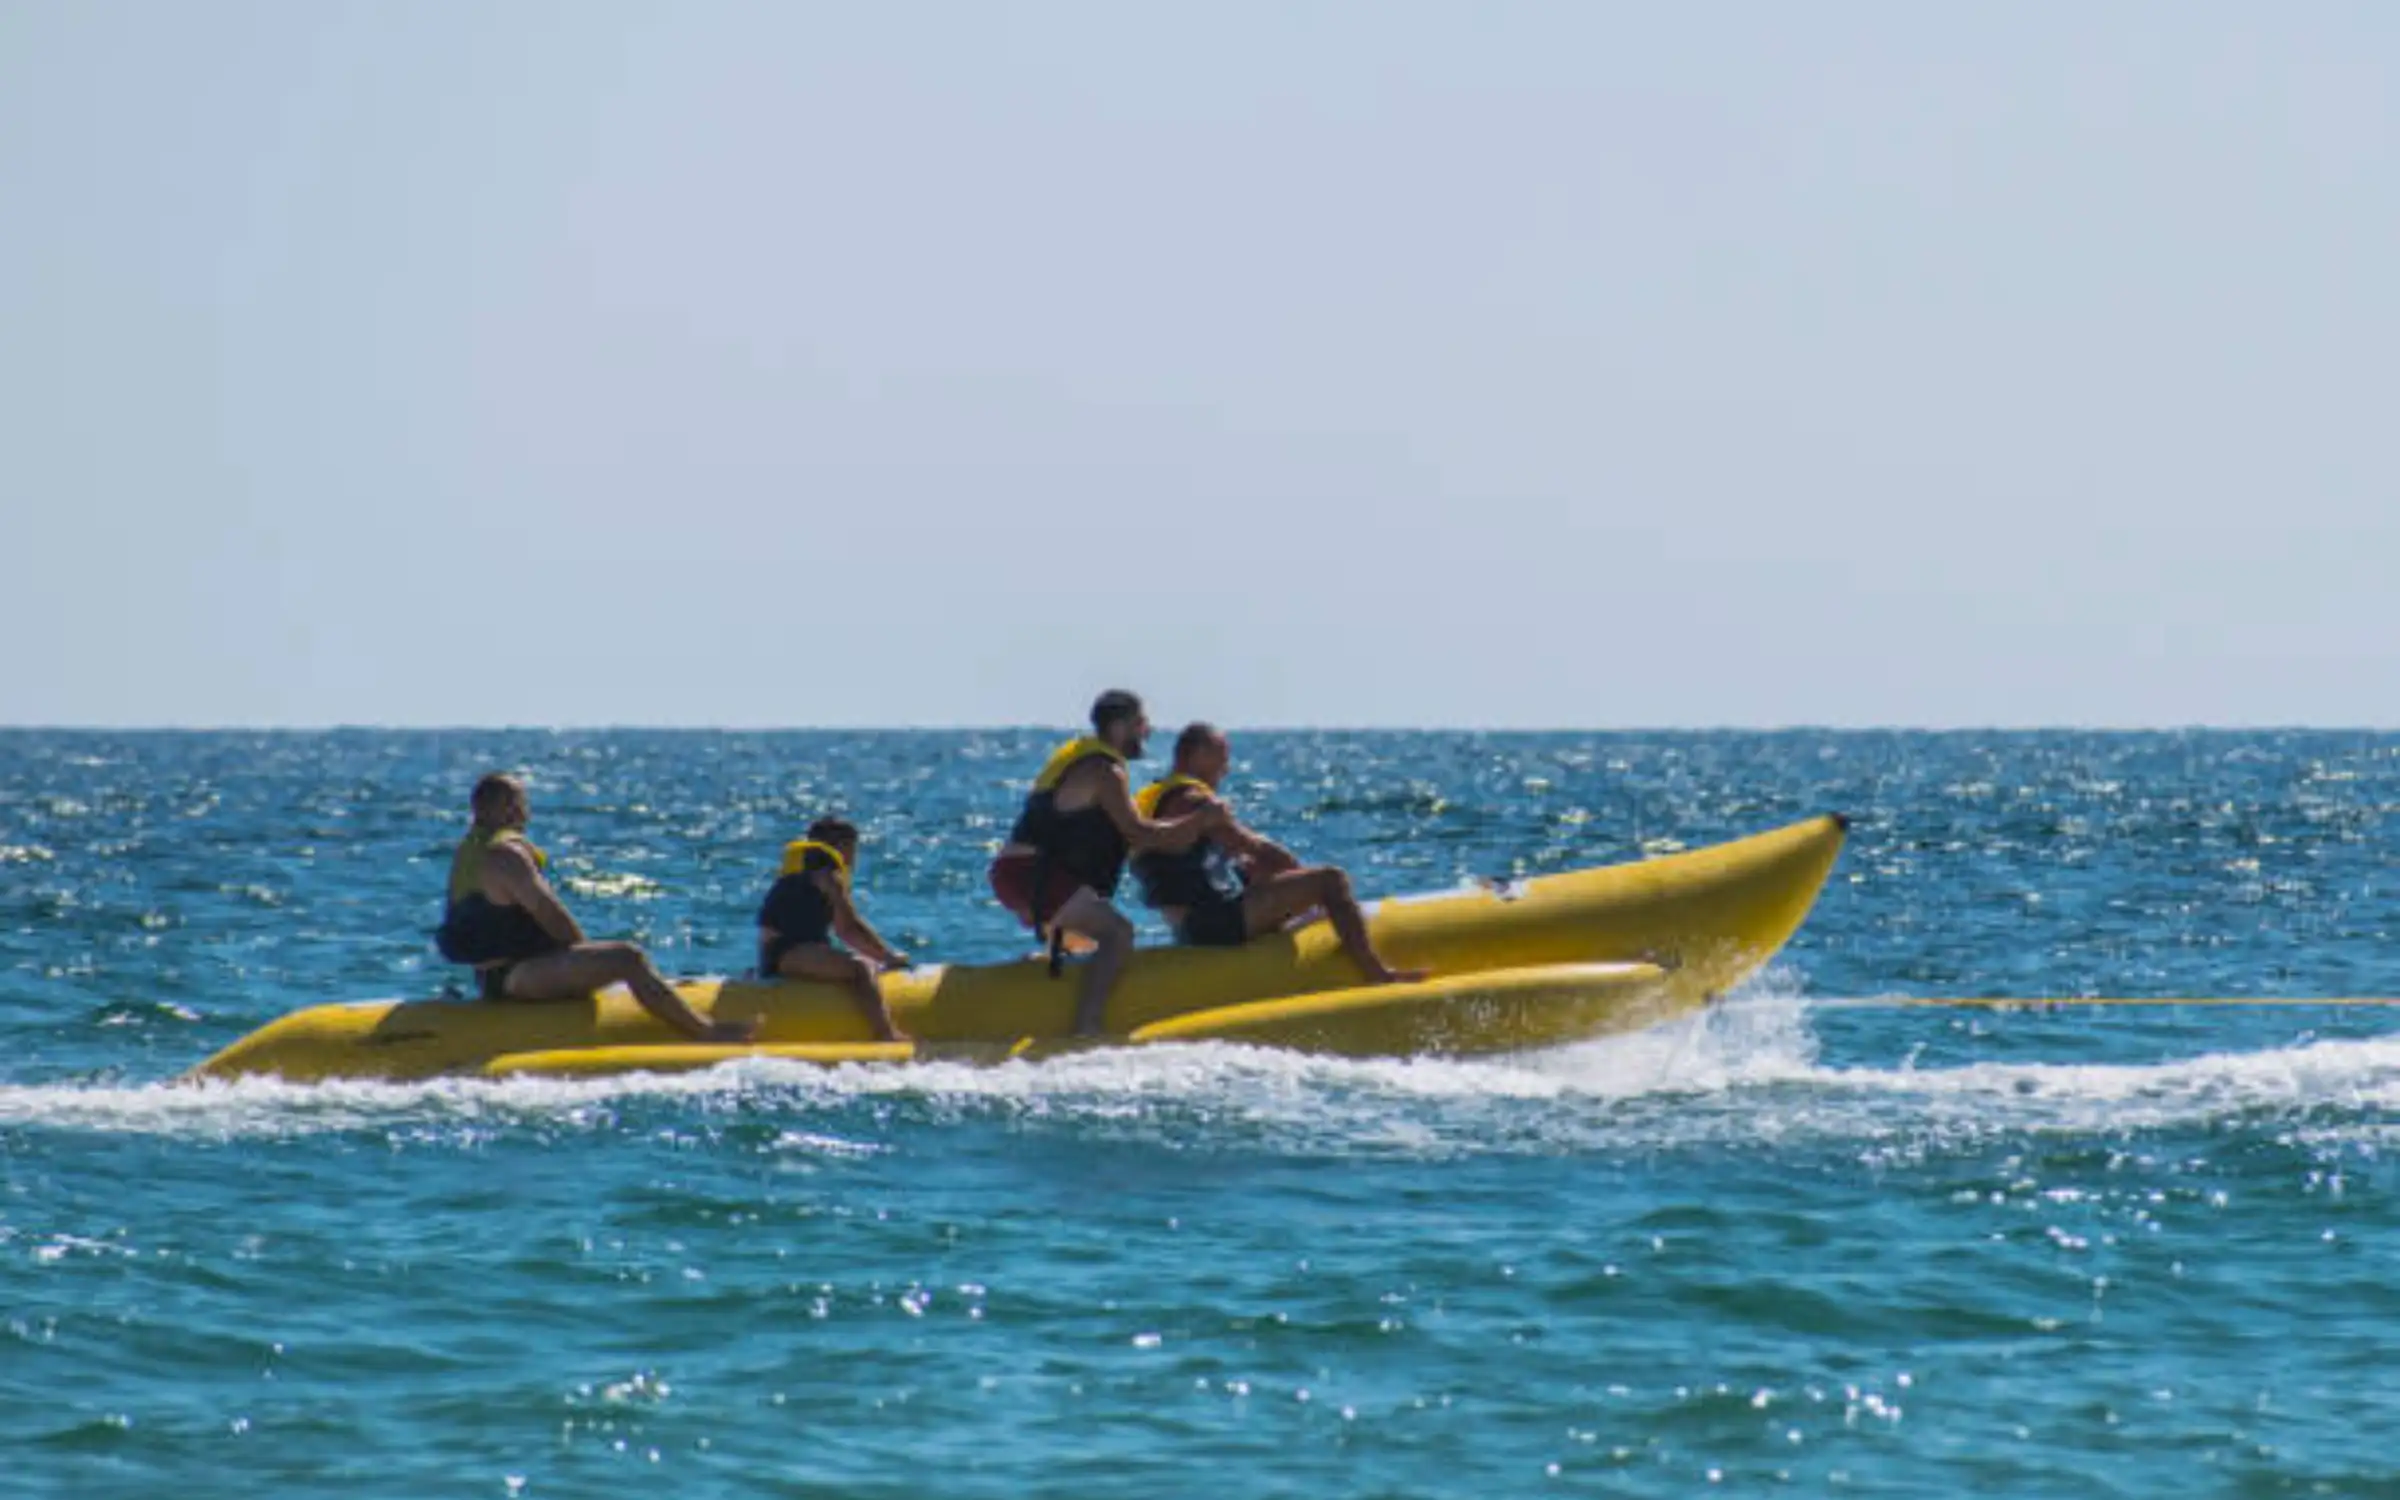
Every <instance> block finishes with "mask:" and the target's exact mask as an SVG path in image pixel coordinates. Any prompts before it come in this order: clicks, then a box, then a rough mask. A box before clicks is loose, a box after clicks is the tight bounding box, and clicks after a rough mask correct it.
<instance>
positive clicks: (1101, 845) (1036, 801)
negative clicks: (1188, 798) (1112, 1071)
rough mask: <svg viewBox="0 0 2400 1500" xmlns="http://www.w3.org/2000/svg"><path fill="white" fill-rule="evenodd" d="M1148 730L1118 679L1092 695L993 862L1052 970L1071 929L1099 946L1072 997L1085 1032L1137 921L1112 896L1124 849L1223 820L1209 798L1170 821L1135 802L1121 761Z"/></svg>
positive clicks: (1137, 750) (1202, 833)
mask: <svg viewBox="0 0 2400 1500" xmlns="http://www.w3.org/2000/svg"><path fill="white" fill-rule="evenodd" d="M1149 732H1150V720H1149V717H1148V716H1147V715H1146V714H1144V713H1143V711H1142V700H1141V699H1140V698H1137V697H1135V696H1134V695H1133V694H1131V693H1128V692H1125V691H1124V690H1122V689H1116V688H1112V689H1110V690H1109V691H1108V692H1105V693H1102V694H1101V695H1100V696H1099V698H1098V699H1097V700H1095V701H1094V702H1093V704H1092V732H1091V733H1090V734H1088V735H1085V736H1083V737H1081V738H1079V739H1072V740H1069V741H1067V742H1066V743H1065V744H1063V745H1061V746H1059V747H1058V748H1057V749H1056V750H1054V751H1052V752H1051V754H1050V759H1049V760H1048V761H1047V762H1045V763H1044V764H1043V766H1042V769H1041V773H1040V774H1039V775H1037V776H1036V777H1035V778H1034V781H1033V789H1032V790H1031V791H1030V792H1028V793H1027V794H1026V797H1025V809H1024V811H1023V812H1022V813H1020V814H1019V815H1018V817H1017V823H1016V827H1015V828H1014V829H1012V830H1011V831H1010V833H1009V835H1008V842H1007V843H1006V844H1004V845H1002V846H1001V848H1000V853H999V854H998V856H997V857H995V858H994V859H993V861H992V869H991V882H992V894H993V895H995V896H997V897H999V898H1000V904H1001V905H1002V906H1005V907H1007V908H1008V909H1009V910H1010V911H1011V912H1014V913H1015V914H1016V916H1017V919H1018V920H1019V921H1021V922H1023V923H1024V924H1025V925H1026V926H1028V927H1030V928H1032V929H1033V930H1034V931H1035V932H1036V933H1038V934H1041V935H1042V936H1043V937H1045V938H1046V939H1047V940H1048V942H1049V943H1050V954H1051V972H1052V973H1056V972H1057V971H1058V955H1059V952H1060V948H1061V945H1062V944H1063V943H1064V942H1065V940H1066V937H1067V935H1068V934H1075V935H1077V936H1080V937H1084V938H1088V939H1090V940H1091V941H1092V943H1093V944H1094V945H1095V951H1094V952H1093V954H1092V956H1091V959H1090V961H1089V962H1088V963H1087V964H1086V965H1085V966H1084V972H1083V984H1082V988H1081V989H1080V991H1079V992H1078V993H1077V996H1076V1004H1075V1030H1076V1033H1077V1034H1078V1035H1081V1036H1097V1035H1099V1034H1100V1033H1101V1029H1102V1025H1103V1023H1104V1021H1105V1019H1106V1010H1107V1005H1108V995H1109V991H1110V990H1112V989H1114V988H1115V987H1116V983H1117V975H1118V974H1119V973H1121V972H1122V971H1123V970H1124V967H1125V959H1126V956H1127V955H1128V954H1130V953H1131V952H1132V951H1133V922H1132V920H1131V919H1130V918H1128V917H1127V916H1126V915H1125V914H1124V913H1123V912H1120V911H1118V910H1117V909H1116V907H1115V906H1113V905H1111V904H1110V901H1109V898H1110V897H1111V896H1114V895H1115V894H1116V891H1117V882H1118V880H1119V879H1120V878H1122V876H1123V875H1124V873H1125V859H1126V856H1127V855H1128V854H1129V853H1131V852H1132V851H1133V850H1135V849H1143V850H1151V849H1158V850H1166V851H1169V852H1173V851H1177V850H1183V849H1188V848H1190V847H1191V846H1192V844H1193V842H1194V841H1195V840H1197V839H1201V838H1204V837H1206V836H1207V835H1208V834H1209V833H1211V832H1213V831H1214V830H1215V829H1217V828H1218V827H1220V826H1221V825H1222V824H1223V822H1224V819H1225V812H1224V809H1223V808H1222V807H1220V806H1218V805H1215V804H1213V803H1212V804H1210V805H1209V806H1206V807H1203V808H1201V809H1200V810H1198V811H1197V812H1194V813H1192V814H1190V815H1189V816H1186V817H1181V818H1171V819H1167V820H1164V821H1158V820H1154V819H1150V818H1145V817H1143V816H1142V815H1141V813H1140V812H1139V811H1138V810H1136V809H1135V807H1134V805H1133V788H1132V783H1131V782H1130V781H1129V780H1128V779H1127V777H1126V773H1125V766H1126V763H1127V762H1128V761H1131V760H1138V759H1140V758H1141V754H1142V741H1143V738H1144V736H1146V735H1147V734H1149Z"/></svg>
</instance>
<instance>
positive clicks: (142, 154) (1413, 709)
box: [0, 0, 2400, 727]
mask: <svg viewBox="0 0 2400 1500" xmlns="http://www.w3.org/2000/svg"><path fill="white" fill-rule="evenodd" d="M2395 58H2400V9H2396V8H2393V7H2390V6H2383V5H2370V4H2365V3H2357V4H2342V3H2319V4H2311V5H2307V6H2294V7H2266V6H2259V5H2254V4H2246V3H2245V4H2236V3H2222V0H2198V3H2179V4H2169V3H2122V4H2108V5H2099V6H2068V5H2035V6H1984V7H1962V6H1928V5H1922V4H1916V3H1898V0H1894V3H1882V4H1860V3H1851V4H1842V3H1833V4H1824V5H1811V6H1805V7H1801V6H1786V5H1778V4H1766V3H1751V4H1735V3H1726V4H1716V5H1707V6H1655V5H1635V4H1598V3H1595V4H1589V5H1577V4H1563V3H1551V4H1541V5H1531V4H1510V3H1494V4H1466V3H1456V0H1443V3H1411V0H1383V3H1373V4H1369V3H1344V4H1333V3H1305V0H1304V3H1299V4H1276V5H1268V4H1235V5H1228V6H1211V7H1188V6H1187V7H1167V6H1129V5H1123V4H1116V3H1099V0H1094V3H1079V4H1030V5H1023V6H986V5H976V4H965V3H956V4H906V3H904V4H898V5H888V6H883V5H854V4H843V5H836V4H803V3H791V4H781V3H763V0H762V3H755V4H724V3H706V0H702V3H693V4H681V5H668V4H659V3H652V0H639V3H635V0H553V3H533V0H516V3H510V4H505V5H488V4H481V3H465V0H424V3H414V4H406V5H402V4H389V3H380V0H375V3H360V0H307V3H301V0H285V3H273V4H262V3H251V0H219V3H212V4H208V5H178V4H169V3H139V4H134V3H123V0H86V3H78V4H74V5H42V4H34V3H23V0H18V3H7V0H0V414H4V421H5V428H4V429H0V432H4V436H0V556H4V557H5V559H6V565H7V569H8V576H7V587H6V588H5V590H0V629H5V631H6V632H7V637H8V640H9V642H10V652H9V654H10V656H11V662H10V665H9V667H8V670H7V672H6V674H5V678H0V681H4V682H5V684H6V687H5V693H4V694H0V722H6V723H14V724H42V723H73V724H99V725H120V724H128V725H129V724H203V725H206V724H262V725H264V724H325V723H359V724H460V725H466V724H611V723H623V724H725V725H787V724H790V725H800V724H831V725H843V724H894V725H903V724H979V723H1057V724H1062V725H1063V724H1068V723H1071V722H1073V721H1074V720H1075V719H1076V718H1077V717H1078V716H1079V714H1080V712H1081V710H1082V708H1083V706H1084V704H1085V703H1086V702H1087V701H1088V700H1089V698H1090V697H1091V695H1092V693H1093V692H1094V691H1096V690H1097V689H1098V688H1100V687H1103V686H1107V685H1110V684H1113V683H1124V684H1127V685H1131V686H1135V687H1138V688H1140V689H1142V690H1143V691H1144V692H1145V694H1146V695H1147V696H1148V697H1149V699H1150V700H1151V703H1152V707H1153V711H1154V713H1155V715H1156V716H1157V717H1158V718H1159V719H1160V720H1161V722H1166V723H1172V722H1176V721H1178V720H1180V719H1182V718H1184V717H1189V716H1205V717H1209V718H1214V719H1218V720H1220V721H1224V722H1227V723H1232V724H1238V725H1266V724H1340V725H1405V724H1426V725H1488V726H1494V727H1507V726H1602V727H1608V726H1633V725H1640V726H1677V725H1720V724H1737V725H1746V724H1764V725H1772V724H1789V723H1811V724H1835V725H1845V724H1928V725H1957V724H1969V725H1983V724H2105V725H2135V724H2183V723H2218V724H2256V723H2333V724H2384V725H2389V724H2395V723H2400V709H2396V708H2395V706H2394V699H2393V698H2392V696H2391V695H2390V694H2388V693H2387V692H2385V691H2383V689H2384V688H2385V687H2386V686H2387V685H2388V684H2390V683H2392V682H2393V681H2394V680H2395V677H2396V676H2400V672H2396V670H2395V669H2400V630H2395V628H2394V627H2395V623H2396V620H2400V610H2396V609H2395V606H2394V604H2393V597H2394V595H2393V589H2392V587H2391V583H2390V579H2389V574H2390V572H2391V570H2392V569H2393V567H2394V564H2395V562H2396V561H2400V504H2395V498H2396V497H2395V493H2394V490H2395V477H2396V462H2395V460H2396V458H2400V451H2396V440H2395V436H2394V433H2395V427H2394V422H2393V418H2392V417H2391V415H2390V403H2391V400H2392V395H2391V392H2392V389H2393V385H2392V375H2393V364H2394V361H2395V358H2400V354H2396V351H2400V277H2396V276H2395V274H2394V267H2395V266H2400V188H2396V186H2395V183H2396V181H2400V179H2396V178H2395V175H2394V172H2395V164H2396V163H2400V119H2396V118H2395V112H2396V109H2400V106H2396V105H2395V102H2394V92H2393V90H2392V88H2391V76H2392V68H2393V64H2394V60H2395Z"/></svg>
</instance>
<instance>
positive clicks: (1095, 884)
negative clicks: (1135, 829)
mask: <svg viewBox="0 0 2400 1500" xmlns="http://www.w3.org/2000/svg"><path fill="white" fill-rule="evenodd" d="M1101 755H1104V756H1107V757H1108V758H1109V759H1110V760H1113V761H1115V762H1116V763H1117V764H1118V765H1120V766H1121V765H1123V764H1125V757H1124V756H1122V755H1120V754H1118V753H1117V751H1116V749H1115V747H1113V746H1111V745H1110V744H1108V743H1107V742H1106V741H1104V740H1098V739H1094V738H1092V737H1091V736H1089V735H1086V736H1084V737H1083V738H1081V739H1075V740H1069V741H1067V742H1066V743H1065V744H1063V745H1061V746H1059V747H1058V748H1057V749H1056V750H1053V751H1052V752H1050V759H1049V760H1047V761H1045V762H1044V763H1043V764H1042V769H1041V773H1040V774H1039V775H1037V776H1035V777H1034V778H1033V790H1032V791H1030V792H1028V793H1027V794H1026V796H1025V808H1024V811H1022V812H1020V813H1018V814H1017V824H1016V827H1015V828H1013V829H1011V830H1010V831H1009V835H1008V841H1009V842H1010V843H1012V844H1023V845H1025V846H1027V847H1028V848H1030V849H1032V850H1034V852H1035V853H1036V854H1037V855H1038V856H1039V857H1040V859H1041V861H1042V863H1043V864H1044V865H1046V866H1048V867H1050V868H1053V869H1059V870H1064V871H1066V872H1067V873H1068V874H1069V875H1071V876H1073V877H1074V878H1075V880H1076V881H1077V882H1078V883H1079V884H1082V885H1087V886H1090V887H1091V888H1092V889H1093V890H1095V891H1098V892H1099V893H1100V894H1101V895H1103V896H1113V895H1115V894H1116V893H1117V883H1118V882H1119V881H1120V880H1122V879H1123V878H1124V875H1125V856H1126V853H1127V849H1126V845H1125V835H1123V834H1121V833H1119V832H1118V831H1117V825H1116V823H1115V822H1114V821H1113V820H1112V819H1111V818H1110V817H1109V815H1108V809H1107V808H1105V807H1102V806H1100V805H1099V804H1098V803H1094V804H1092V805H1091V806H1089V807H1081V808H1077V809H1076V810H1075V811H1073V812H1060V811H1059V810H1058V784H1059V782H1060V781H1062V780H1064V779H1065V778H1066V774H1067V773H1068V772H1069V771H1071V770H1073V769H1075V767H1077V766H1079V765H1081V764H1083V763H1084V762H1085V761H1087V760H1090V759H1092V758H1093V757H1094V756H1101Z"/></svg>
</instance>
